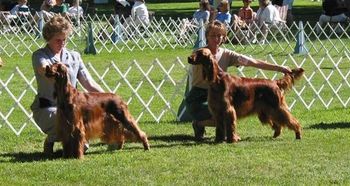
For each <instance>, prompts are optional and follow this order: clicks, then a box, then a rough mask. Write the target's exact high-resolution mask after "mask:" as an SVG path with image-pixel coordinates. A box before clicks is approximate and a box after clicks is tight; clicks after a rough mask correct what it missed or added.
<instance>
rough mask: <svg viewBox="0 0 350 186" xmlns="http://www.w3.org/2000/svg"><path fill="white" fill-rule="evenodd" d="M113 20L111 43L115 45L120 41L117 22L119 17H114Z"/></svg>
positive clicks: (118, 22)
mask: <svg viewBox="0 0 350 186" xmlns="http://www.w3.org/2000/svg"><path fill="white" fill-rule="evenodd" d="M113 18H114V25H113V28H114V29H113V34H112V41H113V43H116V42H118V41H120V40H121V39H122V37H121V29H120V28H121V27H120V26H121V24H120V20H119V15H116V16H114V17H113Z"/></svg>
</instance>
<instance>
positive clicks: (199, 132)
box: [192, 121, 205, 141]
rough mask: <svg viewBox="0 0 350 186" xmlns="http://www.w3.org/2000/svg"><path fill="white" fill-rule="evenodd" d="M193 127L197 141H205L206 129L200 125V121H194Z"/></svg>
mask: <svg viewBox="0 0 350 186" xmlns="http://www.w3.org/2000/svg"><path fill="white" fill-rule="evenodd" d="M192 127H193V131H194V138H195V140H196V141H202V140H203V139H204V133H205V127H204V126H201V125H199V122H198V121H193V122H192Z"/></svg>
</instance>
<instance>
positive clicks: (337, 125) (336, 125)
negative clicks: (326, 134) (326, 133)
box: [306, 122, 350, 130]
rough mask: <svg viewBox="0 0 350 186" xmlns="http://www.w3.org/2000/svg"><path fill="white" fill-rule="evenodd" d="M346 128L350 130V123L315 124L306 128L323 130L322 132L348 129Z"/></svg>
mask: <svg viewBox="0 0 350 186" xmlns="http://www.w3.org/2000/svg"><path fill="white" fill-rule="evenodd" d="M346 128H350V123H349V122H335V123H318V124H314V125H311V126H309V127H306V129H321V130H328V129H346Z"/></svg>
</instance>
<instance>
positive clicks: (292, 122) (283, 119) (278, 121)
mask: <svg viewBox="0 0 350 186" xmlns="http://www.w3.org/2000/svg"><path fill="white" fill-rule="evenodd" d="M273 117H274V119H273V120H274V125H273V128H274V129H275V134H274V136H275V135H277V134H278V135H279V133H280V131H281V127H282V125H286V126H287V127H288V128H289V129H291V130H293V131H294V132H295V139H301V126H300V124H299V122H298V120H297V119H296V118H295V117H294V116H293V115H292V114H291V113H290V111H289V110H288V108H287V107H286V106H281V107H280V108H279V109H278V113H277V114H276V115H275V116H273ZM278 135H277V136H278ZM277 136H276V137H277Z"/></svg>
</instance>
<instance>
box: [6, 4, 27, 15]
mask: <svg viewBox="0 0 350 186" xmlns="http://www.w3.org/2000/svg"><path fill="white" fill-rule="evenodd" d="M20 8H21V9H26V10H28V11H24V12H23V11H19V10H20ZM18 12H20V13H21V14H22V15H29V14H30V12H29V7H28V6H27V5H16V6H14V7H13V8H12V9H11V11H10V13H11V14H12V15H16V14H17V13H18Z"/></svg>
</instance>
